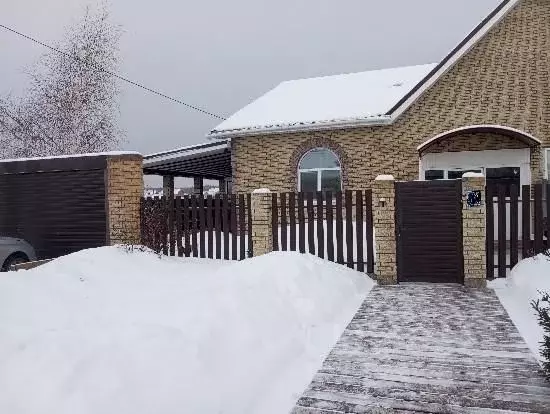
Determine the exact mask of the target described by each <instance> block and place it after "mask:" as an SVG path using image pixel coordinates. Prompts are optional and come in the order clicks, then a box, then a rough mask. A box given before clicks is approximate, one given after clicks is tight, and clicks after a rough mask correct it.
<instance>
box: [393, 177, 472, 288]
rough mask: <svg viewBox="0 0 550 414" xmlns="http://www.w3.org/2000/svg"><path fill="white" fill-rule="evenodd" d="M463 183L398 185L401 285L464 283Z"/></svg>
mask: <svg viewBox="0 0 550 414" xmlns="http://www.w3.org/2000/svg"><path fill="white" fill-rule="evenodd" d="M461 190H462V183H461V181H460V180H442V181H414V182H398V183H396V232H397V279H398V281H399V282H434V283H463V282H464V264H463V254H462V201H461Z"/></svg>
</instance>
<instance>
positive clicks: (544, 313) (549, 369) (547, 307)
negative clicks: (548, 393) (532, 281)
mask: <svg viewBox="0 0 550 414" xmlns="http://www.w3.org/2000/svg"><path fill="white" fill-rule="evenodd" d="M541 295H542V298H541V299H538V300H536V301H533V303H532V305H533V308H534V309H535V311H536V312H537V314H538V315H537V316H538V320H539V323H540V326H542V329H543V331H544V339H543V341H542V343H541V346H542V348H541V351H540V353H541V355H542V357H543V358H544V362H543V368H544V370H545V371H546V374H547V376H548V378H550V294H548V293H545V292H541Z"/></svg>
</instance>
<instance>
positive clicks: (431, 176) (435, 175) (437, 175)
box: [424, 170, 445, 181]
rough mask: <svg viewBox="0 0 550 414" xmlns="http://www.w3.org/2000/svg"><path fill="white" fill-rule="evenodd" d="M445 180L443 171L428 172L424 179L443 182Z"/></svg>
mask: <svg viewBox="0 0 550 414" xmlns="http://www.w3.org/2000/svg"><path fill="white" fill-rule="evenodd" d="M444 178H445V171H443V170H428V171H426V173H425V176H424V179H426V180H428V181H430V180H443V179H444Z"/></svg>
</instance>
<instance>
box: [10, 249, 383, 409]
mask: <svg viewBox="0 0 550 414" xmlns="http://www.w3.org/2000/svg"><path fill="white" fill-rule="evenodd" d="M373 284H374V282H372V281H371V280H370V279H369V278H368V277H366V276H365V275H364V274H360V273H358V272H354V271H352V270H349V269H347V268H345V267H343V266H339V265H336V264H332V263H329V262H326V261H323V260H321V259H318V258H316V257H313V256H309V255H300V254H297V253H272V254H269V255H266V256H261V257H257V258H253V259H249V260H245V261H242V262H222V261H214V260H207V259H191V258H188V259H185V258H184V259H180V258H169V257H163V258H162V259H160V258H159V257H158V256H156V255H155V254H153V253H150V252H141V251H134V252H133V253H128V252H126V251H125V250H124V249H122V248H113V247H105V248H100V249H93V250H86V251H82V252H79V253H75V254H73V255H70V256H65V257H62V258H60V259H57V260H55V261H53V262H50V263H48V264H46V265H43V266H41V267H39V268H36V269H33V270H30V271H20V272H12V273H5V274H1V276H0V315H1V316H0V318H1V323H0V412H2V413H10V414H19V413H25V414H27V413H28V414H32V413H56V414H65V413H66V414H73V413H79V414H87V413H103V414H110V413H113V414H115V413H116V414H127V413H132V414H145V413H147V414H149V413H168V414H169V413H178V414H179V413H216V414H218V413H262V414H263V413H268V414H269V413H282V412H289V411H290V410H291V408H292V407H293V405H294V403H295V402H296V400H297V399H298V397H299V395H300V394H301V392H302V391H303V389H305V388H306V387H307V385H308V383H309V381H310V380H311V378H312V377H313V375H314V373H315V372H316V370H317V369H318V368H319V367H320V366H321V364H322V361H323V359H324V358H325V357H326V355H327V354H328V352H329V350H330V349H331V347H332V346H333V345H334V343H335V342H336V341H337V339H338V338H339V336H340V334H341V333H342V331H343V330H344V328H345V327H346V325H347V324H348V323H349V321H350V320H351V318H352V317H353V315H354V313H355V312H356V310H357V309H358V307H359V306H360V304H361V303H362V301H363V299H364V298H365V296H366V294H367V293H368V291H369V290H370V289H371V288H372V286H373Z"/></svg>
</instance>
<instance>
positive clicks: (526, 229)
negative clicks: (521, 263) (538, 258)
mask: <svg viewBox="0 0 550 414" xmlns="http://www.w3.org/2000/svg"><path fill="white" fill-rule="evenodd" d="M521 227H522V229H521V230H522V231H521V233H522V234H521V243H522V248H521V250H522V258H523V259H525V258H526V257H529V254H530V250H531V187H530V186H528V185H524V186H523V187H522V188H521Z"/></svg>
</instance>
